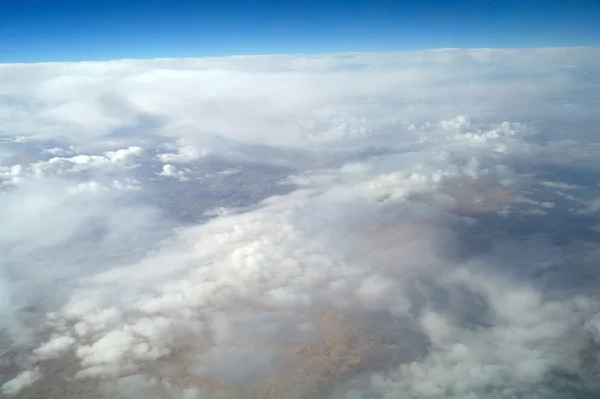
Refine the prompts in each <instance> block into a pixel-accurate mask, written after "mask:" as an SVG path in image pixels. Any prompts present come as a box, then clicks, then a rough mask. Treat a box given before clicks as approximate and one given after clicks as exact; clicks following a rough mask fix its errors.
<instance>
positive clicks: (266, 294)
mask: <svg viewBox="0 0 600 399" xmlns="http://www.w3.org/2000/svg"><path fill="white" fill-rule="evenodd" d="M566 65H576V66H578V68H565V66H566ZM599 66H600V51H599V50H598V49H593V48H581V49H534V50H439V51H426V52H418V53H403V54H351V55H331V56H318V57H233V58H224V59H200V60H191V59H190V60H152V61H114V62H110V63H78V64H39V65H38V64H32V65H16V64H15V65H0V72H1V73H2V74H3V76H6V77H7V79H3V81H2V83H0V123H1V124H2V125H1V127H2V135H3V136H2V138H1V139H2V144H3V147H2V148H0V190H1V191H0V221H1V224H0V251H1V252H2V253H3V254H4V255H3V257H2V259H0V265H1V267H2V269H1V270H0V276H1V277H2V279H1V280H0V288H2V291H0V315H2V327H3V335H2V337H1V338H2V339H0V348H1V349H2V352H0V353H4V354H3V355H2V361H1V362H0V378H1V379H0V383H2V384H3V385H2V392H3V394H5V395H12V396H16V397H23V398H27V397H35V396H36V395H37V396H43V397H48V398H50V397H65V396H64V395H70V397H74V398H75V397H82V398H83V397H92V395H100V396H101V397H102V395H104V396H105V397H114V396H115V395H121V396H122V397H125V398H153V397H157V398H190V399H191V398H194V399H197V398H242V397H243V398H253V397H256V398H258V397H263V398H274V397H286V398H298V399H299V398H314V397H324V398H326V397H331V398H347V399H348V398H371V397H381V398H386V399H388V398H390V399H391V398H403V397H406V398H464V397H473V398H479V397H488V396H490V397H497V398H518V397H523V396H524V395H525V396H527V397H534V398H535V397H540V398H541V397H544V398H553V397H556V398H559V397H561V398H562V397H565V396H564V395H568V394H571V393H572V394H573V395H575V394H590V395H592V394H595V393H597V392H598V390H597V387H598V379H599V377H600V376H599V374H598V373H599V371H600V369H599V366H598V360H599V359H598V348H599V347H600V346H599V345H600V335H599V334H600V321H599V320H600V316H599V311H600V298H599V297H598V293H597V284H598V273H599V272H598V269H597V267H595V265H596V264H597V262H598V259H599V255H600V252H599V251H598V247H597V246H596V245H594V244H595V243H596V241H594V236H593V234H592V232H593V229H592V228H593V226H595V225H598V220H597V219H594V216H593V212H592V209H594V208H593V204H594V203H595V202H594V201H596V202H597V196H598V195H597V194H598V193H597V186H596V185H595V182H594V176H597V172H598V169H599V168H598V164H597V163H594V162H593V160H594V159H598V156H599V155H600V153H599V152H600V151H599V150H600V149H599V148H598V147H597V146H596V145H595V144H594V141H593V136H591V132H590V128H594V127H595V125H594V123H595V122H597V120H596V119H594V118H596V117H595V113H594V111H595V109H594V106H593V104H595V102H594V101H597V99H598V98H597V93H596V94H594V93H593V92H592V91H590V90H588V89H587V85H589V84H597V82H596V81H594V76H596V75H595V74H597V71H598V68H599ZM581 70H584V71H589V72H590V73H589V74H582V73H581ZM594 96H596V97H594ZM567 105H568V106H567ZM581 121H585V123H582V122H581ZM575 125H576V126H579V127H578V130H576V131H575V132H573V129H571V130H570V131H571V132H573V133H572V134H571V136H570V137H569V138H568V140H566V139H565V136H564V132H563V130H564V126H575ZM586 126H588V127H587V128H586ZM560 151H562V154H563V156H562V157H556V154H558V153H559V152H560ZM277 168H287V169H283V170H285V171H287V174H288V176H287V177H286V178H285V179H283V180H281V181H280V182H279V183H274V182H272V181H273V177H272V175H271V173H274V172H273V171H275V170H278V171H279V170H280V169H277ZM231 171H235V173H231ZM256 171H259V172H256ZM278 173H281V172H278ZM192 175H193V176H200V177H201V176H203V175H204V176H211V177H215V176H217V177H218V178H211V179H208V178H207V179H202V178H198V179H191V178H190V176H192ZM215 181H217V182H218V183H214V182H215ZM215 184H219V185H215ZM567 192H568V194H566V193H567ZM242 193H245V194H244V195H247V197H244V200H243V201H242V200H241V199H240V198H239V197H238V196H239V195H241V194H242ZM157 196H160V197H159V198H157ZM206 198H209V199H206ZM198 203H200V204H203V205H201V206H199V205H197V204H198ZM225 208H226V209H227V211H226V212H225V211H224V212H217V213H214V212H213V213H214V214H211V213H210V212H209V211H210V210H212V209H225ZM173 209H187V210H189V211H190V212H192V211H193V212H196V213H198V216H201V215H212V219H208V220H207V219H204V221H203V223H202V224H197V223H196V224H194V223H189V224H188V225H185V226H182V225H177V224H176V222H175V221H174V220H172V219H171V216H169V215H171V213H169V212H172V210H173ZM581 215H586V216H588V217H589V218H588V220H583V219H582V218H581ZM584 232H587V233H584ZM585 234H588V235H585ZM557 237H558V238H561V239H563V237H567V239H566V241H565V240H564V239H563V241H565V242H562V244H561V245H560V246H559V245H557V244H556V240H557V239H558V238H557ZM599 241H600V240H599ZM22 332H27V334H24V333H22ZM18 337H19V338H21V339H19V340H17V338H18ZM5 342H6V343H5ZM569 390H570V391H569ZM61 395H62V396H61ZM486 395H488V396H486ZM561 395H562V396H561Z"/></svg>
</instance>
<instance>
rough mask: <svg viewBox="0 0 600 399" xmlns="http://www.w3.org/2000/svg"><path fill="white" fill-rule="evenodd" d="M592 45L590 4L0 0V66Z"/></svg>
mask: <svg viewBox="0 0 600 399" xmlns="http://www.w3.org/2000/svg"><path fill="white" fill-rule="evenodd" d="M599 43H600V1H598V0H571V1H564V0H561V1H552V0H504V1H499V0H496V1H492V0H470V1H469V0H460V1H459V0H445V1H444V0H420V1H418V0H414V1H401V0H396V1H394V0H346V1H344V0H303V1H288V0H270V1H266V0H263V1H252V0H198V1H191V0H186V1H184V0H145V1H141V0H102V1H98V0H0V62H36V61H63V60H104V59H120V58H156V57H197V56H214V55H233V54H268V53H278V54H281V53H322V52H345V51H393V50H415V49H423V48H439V47H537V46H573V45H598V44H599Z"/></svg>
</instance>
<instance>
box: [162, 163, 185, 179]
mask: <svg viewBox="0 0 600 399" xmlns="http://www.w3.org/2000/svg"><path fill="white" fill-rule="evenodd" d="M186 172H189V169H186V170H179V169H177V167H176V166H173V165H170V164H166V165H163V167H162V171H161V172H160V173H157V175H158V176H163V177H173V178H175V179H177V180H179V181H187V180H189V177H187V176H186Z"/></svg>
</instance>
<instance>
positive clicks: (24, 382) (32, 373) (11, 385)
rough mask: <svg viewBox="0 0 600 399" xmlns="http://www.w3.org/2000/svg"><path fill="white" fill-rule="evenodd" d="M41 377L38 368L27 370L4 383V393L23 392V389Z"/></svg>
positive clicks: (9, 394)
mask: <svg viewBox="0 0 600 399" xmlns="http://www.w3.org/2000/svg"><path fill="white" fill-rule="evenodd" d="M40 378H41V375H40V372H39V370H38V369H35V370H26V371H23V372H22V373H21V374H19V375H18V376H16V377H15V378H13V379H12V380H9V381H7V382H5V383H4V384H2V393H3V394H4V395H7V396H13V395H16V394H18V393H19V392H21V390H23V389H25V388H27V387H28V386H30V385H32V384H33V383H35V382H36V381H37V380H39V379H40Z"/></svg>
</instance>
